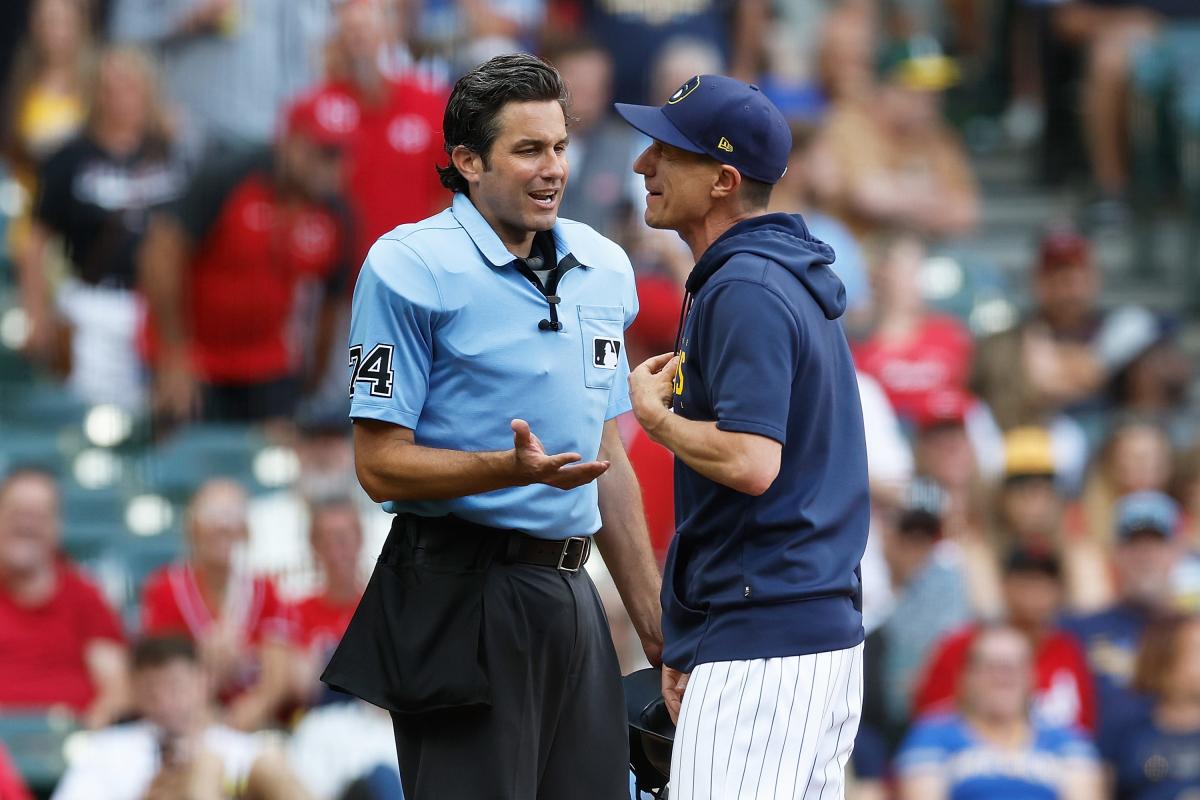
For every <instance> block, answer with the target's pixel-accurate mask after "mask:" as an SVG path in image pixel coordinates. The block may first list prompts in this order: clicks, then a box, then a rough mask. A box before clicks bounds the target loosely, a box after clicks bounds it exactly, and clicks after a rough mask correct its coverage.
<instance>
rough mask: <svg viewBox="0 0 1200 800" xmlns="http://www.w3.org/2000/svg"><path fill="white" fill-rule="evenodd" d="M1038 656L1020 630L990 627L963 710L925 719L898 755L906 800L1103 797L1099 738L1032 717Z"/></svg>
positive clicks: (970, 674)
mask: <svg viewBox="0 0 1200 800" xmlns="http://www.w3.org/2000/svg"><path fill="white" fill-rule="evenodd" d="M1032 661H1033V659H1032V654H1031V651H1030V647H1029V643H1028V641H1027V640H1026V639H1025V637H1024V636H1022V635H1021V634H1020V633H1019V632H1018V631H1016V630H1014V629H1012V628H1007V627H993V628H987V629H984V630H983V631H981V632H980V634H979V635H978V636H977V637H976V638H975V641H974V643H973V644H972V646H971V648H970V651H969V653H968V656H967V662H966V665H965V671H964V672H963V676H962V688H961V692H960V694H959V698H958V703H957V706H958V709H957V713H954V714H951V715H947V716H939V717H932V718H930V719H927V720H924V721H921V722H918V723H917V725H916V727H915V728H914V729H913V731H912V733H911V734H910V735H909V737H908V739H907V740H906V741H905V743H904V746H903V748H902V750H901V752H900V755H899V756H898V757H897V771H898V772H899V774H900V798H901V800H948V799H949V798H960V797H962V798H966V797H970V798H978V799H979V800H1018V798H1029V800H1032V799H1033V798H1052V797H1053V798H1058V799H1059V800H1095V798H1098V797H1101V796H1102V790H1101V785H1102V784H1101V776H1100V770H1099V766H1098V764H1097V760H1096V753H1095V751H1094V749H1093V748H1092V746H1091V744H1089V743H1088V742H1087V740H1085V739H1084V738H1082V737H1081V736H1079V735H1078V734H1077V733H1074V732H1073V731H1071V730H1070V729H1068V728H1055V727H1049V726H1045V725H1044V724H1042V723H1040V722H1038V721H1037V720H1036V719H1033V718H1032V717H1031V714H1030V711H1029V704H1030V697H1031V694H1032V678H1033V675H1032V673H1033V670H1032Z"/></svg>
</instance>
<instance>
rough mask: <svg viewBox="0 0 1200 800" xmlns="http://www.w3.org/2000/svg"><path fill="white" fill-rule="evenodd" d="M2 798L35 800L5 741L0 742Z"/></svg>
mask: <svg viewBox="0 0 1200 800" xmlns="http://www.w3.org/2000/svg"><path fill="white" fill-rule="evenodd" d="M0 800H33V795H32V794H30V793H29V789H28V788H26V786H25V781H23V780H22V779H21V773H20V772H18V771H17V768H16V767H15V766H14V765H13V763H12V759H10V758H9V757H8V751H7V750H6V749H5V747H4V743H3V742H0Z"/></svg>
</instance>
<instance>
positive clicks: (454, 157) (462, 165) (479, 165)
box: [450, 144, 483, 183]
mask: <svg viewBox="0 0 1200 800" xmlns="http://www.w3.org/2000/svg"><path fill="white" fill-rule="evenodd" d="M450 163H451V164H453V165H454V168H455V169H456V170H458V171H459V174H461V175H462V176H463V178H465V179H466V181H467V183H479V173H481V172H483V156H481V155H479V154H478V153H476V152H475V151H474V150H472V149H471V148H469V147H466V146H465V145H461V144H460V145H458V146H457V147H455V148H454V149H453V150H452V151H451V152H450Z"/></svg>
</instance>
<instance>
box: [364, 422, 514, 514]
mask: <svg viewBox="0 0 1200 800" xmlns="http://www.w3.org/2000/svg"><path fill="white" fill-rule="evenodd" d="M411 434H412V432H411V431H406V429H404V428H399V427H397V426H395V425H389V424H387V423H383V422H376V421H374V420H365V419H359V420H355V424H354V466H355V469H356V471H357V472H358V481H359V483H361V484H362V487H363V490H364V491H365V492H366V493H367V494H368V495H369V496H370V498H371V499H372V500H374V501H375V502H377V503H384V502H387V501H389V500H400V501H406V500H451V499H454V498H456V497H466V496H468V495H473V494H482V493H483V492H492V491H495V490H497V489H507V488H509V487H511V486H520V485H522V484H523V483H528V481H522V480H520V479H519V477H518V475H517V470H516V463H515V458H514V456H513V451H511V450H509V451H497V452H474V453H472V452H465V451H461V450H439V449H436V448H432V447H422V446H421V445H418V444H415V443H414V442H413V440H412V436H411Z"/></svg>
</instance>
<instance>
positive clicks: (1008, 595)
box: [913, 550, 1096, 731]
mask: <svg viewBox="0 0 1200 800" xmlns="http://www.w3.org/2000/svg"><path fill="white" fill-rule="evenodd" d="M1004 600H1005V605H1006V608H1007V620H1006V624H1008V625H1010V626H1012V627H1013V628H1015V629H1016V630H1018V631H1020V632H1021V633H1023V634H1024V635H1025V637H1026V638H1027V639H1028V640H1029V643H1030V646H1031V647H1032V648H1033V652H1034V661H1035V664H1034V672H1035V687H1034V688H1035V694H1034V698H1033V713H1034V717H1035V719H1037V720H1038V721H1040V722H1042V723H1044V724H1046V725H1050V726H1053V727H1070V726H1079V727H1081V728H1084V729H1086V730H1088V731H1094V730H1095V726H1096V703H1095V696H1094V690H1093V686H1092V675H1091V671H1090V670H1089V669H1088V666H1087V658H1086V657H1085V655H1084V653H1083V649H1082V648H1081V647H1080V646H1079V644H1078V642H1076V641H1075V638H1074V637H1073V636H1071V635H1070V634H1068V633H1067V632H1065V631H1063V630H1061V629H1059V628H1058V627H1057V625H1056V624H1055V618H1056V617H1057V616H1058V614H1059V613H1061V611H1062V608H1063V604H1062V601H1063V587H1062V580H1061V575H1060V572H1059V562H1058V559H1057V558H1055V557H1054V556H1052V555H1049V554H1039V553H1036V552H1034V551H1029V550H1015V551H1013V553H1012V554H1011V555H1010V556H1009V558H1008V561H1007V562H1006V564H1005V567H1004ZM984 627H985V626H984V625H982V624H973V625H969V626H967V627H966V628H963V629H962V630H959V631H956V632H954V633H951V634H950V635H949V636H947V637H946V638H945V639H943V640H942V641H941V643H940V644H939V645H938V646H937V648H936V649H935V650H934V651H933V656H932V658H931V659H930V660H929V662H928V663H927V665H926V667H925V670H924V673H923V677H922V678H921V679H920V680H919V681H918V683H917V688H916V692H915V693H914V695H913V714H914V716H920V715H923V714H927V713H930V712H938V711H947V710H950V709H951V708H952V707H953V706H954V702H955V698H956V697H957V696H958V693H959V681H960V678H961V676H962V674H963V670H964V668H965V666H966V664H967V657H968V654H969V653H970V651H971V645H972V643H973V642H974V641H975V638H976V637H977V636H978V634H979V631H980V630H982V629H983V628H984Z"/></svg>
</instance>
